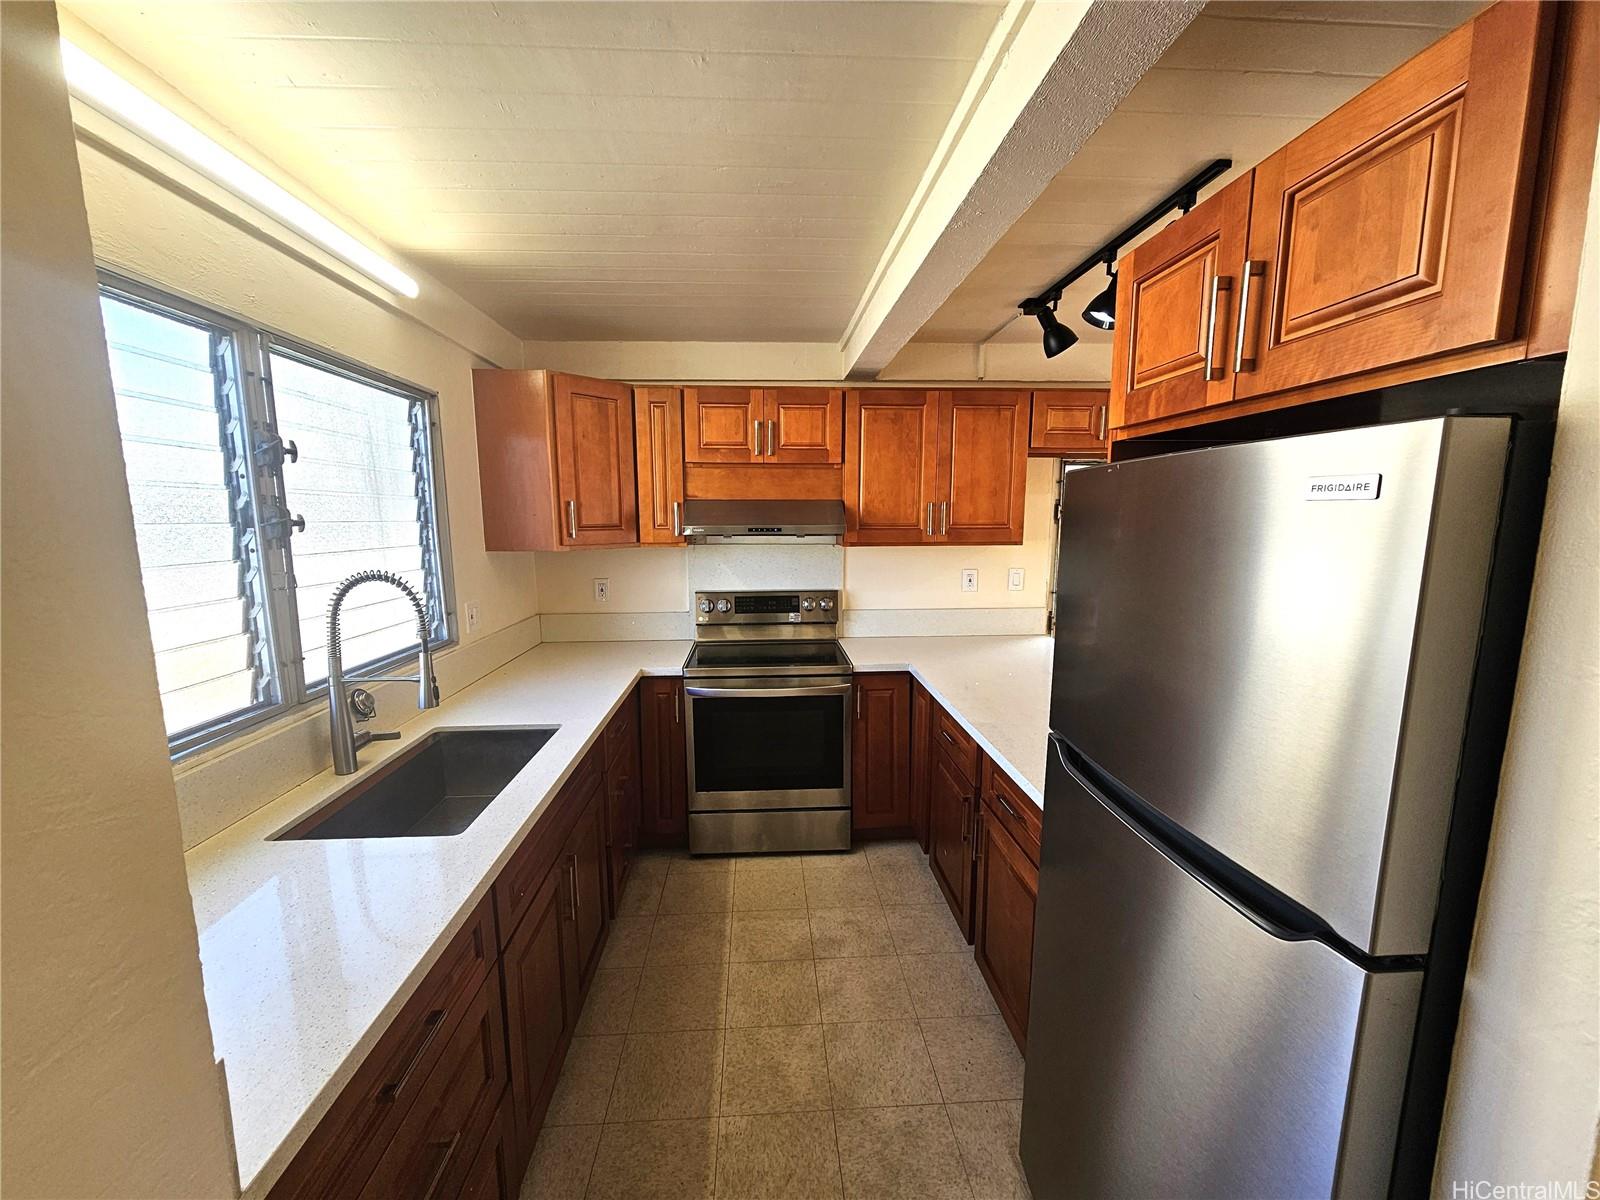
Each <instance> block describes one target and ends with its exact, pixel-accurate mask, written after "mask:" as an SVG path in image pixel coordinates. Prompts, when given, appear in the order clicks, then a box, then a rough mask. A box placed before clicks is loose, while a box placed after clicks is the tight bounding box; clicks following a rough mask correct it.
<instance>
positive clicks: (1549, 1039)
mask: <svg viewBox="0 0 1600 1200" xmlns="http://www.w3.org/2000/svg"><path fill="white" fill-rule="evenodd" d="M1597 330H1600V190H1596V191H1593V192H1592V193H1591V197H1590V204H1589V225H1588V232H1587V236H1586V238H1585V241H1584V249H1583V266H1582V274H1581V276H1580V282H1579V302H1578V308H1577V313H1576V316H1575V319H1574V321H1573V345H1572V351H1571V353H1570V355H1569V357H1568V359H1567V372H1566V378H1565V380H1564V382H1563V385H1562V395H1561V414H1560V421H1559V424H1558V425H1557V428H1556V444H1555V461H1554V463H1553V464H1552V468H1551V472H1550V492H1549V497H1548V499H1547V501H1546V504H1545V519H1544V532H1543V534H1542V536H1541V538H1540V543H1539V562H1538V567H1537V570H1536V574H1535V578H1534V587H1533V603H1532V609H1531V611H1530V613H1529V616H1528V631H1527V637H1526V640H1525V641H1524V643H1523V650H1522V664H1521V667H1520V673H1519V676H1518V682H1517V696H1516V707H1515V709H1514V711H1513V713H1512V718H1511V732H1510V737H1509V739H1508V742H1507V746H1506V759H1505V766H1504V769H1503V771H1502V773H1501V779H1500V797H1499V800H1498V803H1497V806H1496V809H1495V823H1494V833H1493V839H1492V841H1491V843H1490V847H1489V862H1488V867H1487V869H1486V871H1485V875H1484V881H1483V892H1482V895H1481V897H1480V900H1479V908H1478V925H1477V930H1476V933H1475V935H1474V937H1473V943H1472V958H1471V962H1470V964H1469V966H1468V970H1467V983H1466V993H1465V996H1464V997H1463V1001H1462V1008H1461V1027H1460V1031H1459V1033H1458V1034H1457V1038H1456V1049H1455V1061H1454V1064H1453V1067H1452V1073H1451V1079H1450V1093H1449V1098H1448V1101H1447V1108H1446V1111H1445V1120H1444V1136H1443V1139H1442V1141H1441V1144H1440V1148H1439V1161H1438V1166H1437V1169H1436V1173H1435V1177H1434V1191H1435V1193H1436V1194H1437V1195H1439V1196H1441V1197H1446V1198H1448V1197H1449V1196H1450V1195H1451V1191H1450V1188H1451V1185H1452V1183H1455V1182H1457V1181H1461V1180H1469V1181H1470V1180H1487V1181H1489V1182H1492V1183H1497V1184H1506V1185H1510V1184H1517V1183H1535V1182H1544V1181H1550V1180H1556V1181H1567V1182H1569V1183H1570V1182H1571V1181H1573V1180H1580V1179H1583V1178H1585V1177H1587V1176H1589V1175H1590V1174H1591V1173H1592V1172H1593V1170H1594V1166H1595V1154H1596V1130H1597V1124H1600V1013H1597V1003H1600V1001H1597V997H1600V633H1597V629H1600V615H1597V608H1600V606H1597V603H1596V593H1597V584H1596V581H1597V580H1600V334H1597V332H1596V331H1597ZM1575 1194H1579V1195H1581V1194H1582V1193H1581V1192H1579V1193H1575Z"/></svg>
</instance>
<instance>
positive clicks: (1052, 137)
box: [839, 0, 1204, 379]
mask: <svg viewBox="0 0 1600 1200" xmlns="http://www.w3.org/2000/svg"><path fill="white" fill-rule="evenodd" d="M1203 7H1204V4H1203V3H1202V0H1143V2H1141V3H1138V4H1129V3H1124V2H1122V0H1074V2H1070V3H1069V2H1056V0H1011V2H1010V3H1009V4H1008V5H1007V6H1006V9H1005V12H1004V13H1003V14H1002V15H1001V17H1000V20H999V22H998V23H997V24H996V26H995V30H994V33H993V34H992V35H991V36H990V38H989V43H988V45H987V46H985V47H984V52H983V56H982V57H981V58H980V59H979V60H978V64H977V66H976V67H975V68H974V69H973V72H972V79H971V81H970V82H969V83H968V84H967V89H966V91H965V92H964V93H963V94H962V97H961V101H960V103H959V104H958V105H957V106H956V111H955V113H954V114H953V115H952V116H951V118H950V123H949V124H948V125H947V126H946V128H945V132H944V136H943V137H942V138H941V139H940V142H939V145H938V148H937V149H936V150H935V151H934V155H933V158H932V159H931V160H930V161H929V164H928V168H927V170H926V171H925V172H924V173H923V176H922V179H921V181H920V182H919V183H918V185H917V189H916V191H915V192H914V193H913V194H912V198H911V202H910V203H909V204H908V205H907V206H906V210H905V212H904V213H903V214H902V215H901V218H900V222H899V224H898V225H897V226H896V228H895V231H894V235H893V237H891V238H890V240H889V244H888V246H887V247H885V249H884V253H883V257H882V258H881V259H880V260H879V262H878V266H877V268H876V270H874V272H873V274H872V278H871V280H870V281H869V282H868V284H867V288H866V291H865V292H864V293H863V295H862V297H861V301H860V303H859V304H858V305H857V307H856V311H855V313H854V315H853V316H852V317H851V319H850V323H849V325H847V326H846V328H845V333H844V337H843V338H842V339H841V341H840V345H839V350H840V355H841V359H842V363H841V365H842V368H843V371H844V373H845V375H846V376H848V377H849V378H853V379H870V378H872V377H874V376H875V375H876V374H877V373H878V372H879V371H881V370H882V369H883V368H884V367H885V366H887V365H888V363H889V361H890V360H891V359H893V358H894V356H895V355H896V354H897V353H899V351H900V349H901V348H902V347H903V346H905V345H906V343H907V342H909V341H910V340H911V338H912V336H913V335H914V334H915V333H916V332H917V330H918V329H920V328H921V327H922V325H923V323H924V322H926V321H927V319H928V318H929V317H931V316H932V315H933V314H934V312H935V311H936V310H937V309H938V307H939V305H941V304H943V303H944V301H945V299H946V297H948V296H949V295H950V293H951V292H953V291H954V290H955V289H956V287H957V286H958V285H959V284H960V283H961V281H962V280H963V279H965V278H966V277H967V275H968V274H970V273H971V271H972V269H973V268H974V267H976V266H977V265H978V263H979V262H981V261H982V260H983V257H984V255H986V254H987V253H988V252H989V250H990V249H991V248H992V247H993V246H994V244H995V243H996V242H997V241H999V240H1000V238H1001V236H1002V235H1003V234H1004V233H1005V232H1006V230H1008V229H1009V228H1011V225H1012V224H1013V223H1014V222H1015V221H1016V220H1017V218H1018V217H1020V216H1021V215H1022V214H1023V213H1024V212H1025V211H1027V209H1028V206H1029V205H1031V204H1032V203H1033V202H1034V200H1036V199H1037V198H1038V196H1039V193H1040V192H1042V191H1044V189H1045V186H1046V185H1047V184H1049V182H1050V181H1051V180H1052V179H1054V178H1055V177H1056V175H1057V173H1059V172H1060V170H1061V168H1062V167H1064V166H1066V164H1067V163H1068V162H1069V161H1071V159H1072V157H1073V156H1074V155H1075V154H1077V152H1078V150H1079V149H1080V148H1081V147H1082V146H1083V143H1084V142H1085V141H1087V140H1088V138H1089V135H1090V134H1092V133H1093V132H1094V131H1095V130H1096V129H1098V128H1099V126H1100V123H1101V122H1102V121H1104V120H1105V119H1106V117H1108V116H1110V115H1111V111H1112V110H1113V109H1114V108H1116V106H1117V105H1118V104H1119V103H1121V101H1122V98H1123V97H1124V96H1126V95H1127V94H1128V92H1129V91H1130V90H1131V89H1132V88H1133V85H1134V84H1136V83H1137V82H1138V81H1139V80H1140V78H1142V77H1143V75H1144V73H1145V72H1146V71H1147V70H1149V69H1150V67H1151V66H1153V65H1154V64H1155V62H1156V60H1157V59H1158V58H1160V57H1161V55H1162V54H1163V53H1164V52H1165V51H1166V49H1167V47H1168V46H1169V45H1171V44H1172V41H1173V39H1174V38H1176V37H1177V36H1178V34H1180V33H1181V32H1183V30H1184V28H1185V27H1186V26H1187V25H1188V24H1189V22H1190V21H1192V20H1194V18H1195V17H1196V16H1198V15H1199V13H1200V10H1201V8H1203Z"/></svg>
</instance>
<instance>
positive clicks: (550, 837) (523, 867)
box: [494, 743, 602, 946]
mask: <svg viewBox="0 0 1600 1200" xmlns="http://www.w3.org/2000/svg"><path fill="white" fill-rule="evenodd" d="M601 756H602V750H601V747H600V745H599V743H596V744H595V745H594V746H593V747H592V748H591V749H590V750H589V752H588V753H587V754H585V755H584V756H583V759H582V760H581V761H580V762H579V763H578V766H577V769H576V770H574V771H573V772H572V774H571V776H569V777H568V779H567V782H566V783H564V784H563V785H562V786H561V792H560V794H559V795H557V796H556V798H555V801H554V802H553V803H552V804H551V805H550V811H549V812H547V813H546V814H545V815H544V817H543V818H542V823H541V824H540V825H536V826H535V827H534V829H533V832H532V833H530V834H529V835H528V836H527V837H526V838H524V839H523V842H522V845H520V846H518V847H517V850H516V853H514V854H513V855H512V856H511V861H510V862H508V863H507V864H506V865H505V869H504V870H502V871H501V872H500V878H499V879H496V880H495V882H494V909H495V920H496V922H497V924H498V925H499V931H500V945H502V946H504V945H505V944H506V943H507V942H509V941H510V940H511V935H512V933H513V932H515V930H516V928H517V922H518V921H520V920H521V919H522V914H523V913H524V912H525V911H527V908H528V905H529V904H531V903H532V902H533V897H534V893H535V892H536V891H538V888H539V885H540V884H542V883H543V882H544V878H545V876H546V875H548V874H549V873H550V868H551V866H552V865H554V863H555V861H556V857H557V856H558V855H559V854H560V853H561V843H562V842H563V841H564V840H566V836H567V834H568V833H569V832H571V830H572V825H573V823H574V822H575V821H576V820H577V817H578V813H579V811H580V808H581V806H582V804H583V801H584V799H585V798H586V797H587V796H588V794H589V792H590V790H591V789H592V788H593V787H595V786H596V785H597V784H598V783H599V782H600V780H601V778H602V771H601Z"/></svg>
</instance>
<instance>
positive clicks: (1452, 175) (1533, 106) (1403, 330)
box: [1234, 3, 1554, 396]
mask: <svg viewBox="0 0 1600 1200" xmlns="http://www.w3.org/2000/svg"><path fill="white" fill-rule="evenodd" d="M1553 8H1554V6H1553V5H1542V4H1530V3H1501V4H1496V5H1494V6H1493V7H1492V8H1490V9H1488V10H1486V11H1485V12H1484V13H1482V14H1481V15H1480V16H1478V17H1477V18H1476V19H1474V20H1472V21H1470V22H1468V23H1467V24H1465V25H1463V26H1462V27H1461V28H1459V29H1457V30H1455V31H1454V32H1452V33H1450V34H1448V35H1447V36H1446V37H1445V38H1443V39H1442V40H1441V41H1438V42H1436V43H1434V45H1432V46H1430V47H1429V48H1428V49H1427V50H1424V51H1423V52H1422V53H1421V54H1418V55H1417V56H1416V57H1414V58H1412V59H1411V60H1410V61H1409V62H1407V63H1405V64H1404V65H1403V66H1401V67H1399V68H1398V69H1397V70H1395V71H1392V72H1391V73H1390V74H1388V75H1386V76H1384V77H1383V78H1382V79H1380V80H1379V81H1378V82H1377V83H1375V84H1373V85H1372V86H1371V87H1369V88H1367V90H1366V91H1364V92H1362V93H1361V94H1360V95H1359V96H1357V97H1355V99H1353V100H1351V101H1350V102H1349V103H1348V104H1345V105H1344V106H1343V107H1341V108H1339V109H1338V110H1337V111H1335V112H1334V113H1332V114H1331V115H1330V116H1328V117H1326V118H1325V119H1323V120H1322V121H1319V122H1318V123H1317V124H1315V125H1313V126H1312V127H1311V128H1310V129H1308V130H1307V131H1306V132H1305V133H1303V134H1301V135H1300V136H1299V137H1297V138H1295V139H1294V141H1292V142H1290V143H1289V144H1288V145H1287V146H1285V147H1283V149H1281V150H1279V151H1278V152H1277V153H1276V154H1274V155H1272V156H1271V157H1270V158H1268V159H1267V160H1266V161H1264V162H1263V163H1261V164H1260V165H1259V166H1258V167H1257V168H1256V172H1255V190H1254V195H1253V197H1252V201H1251V208H1250V232H1249V244H1250V253H1249V261H1248V263H1247V264H1246V265H1245V266H1244V267H1242V268H1241V270H1242V271H1244V272H1245V273H1246V274H1245V281H1246V282H1247V283H1248V284H1249V290H1248V292H1247V293H1246V292H1241V306H1242V308H1241V311H1242V313H1243V316H1242V322H1241V324H1242V329H1243V337H1242V338H1241V339H1240V340H1239V341H1238V345H1237V349H1236V354H1235V366H1236V368H1237V371H1238V379H1237V382H1236V384H1235V388H1234V391H1235V395H1237V396H1254V395H1259V394H1261V393H1264V392H1274V391H1280V390H1283V389H1285V388H1292V387H1296V386H1299V385H1301V384H1307V383H1314V382H1320V381H1322V380H1328V379H1335V378H1338V377H1339V376H1341V375H1352V374H1356V373H1358V372H1361V371H1366V370H1371V369H1374V368H1379V367H1388V366H1392V365H1395V364H1399V363H1404V362H1409V361H1412V360H1415V359H1420V358H1429V357H1432V356H1434V355H1438V354H1443V353H1445V352H1448V351H1451V350H1460V349H1463V348H1466V347H1469V346H1474V345H1480V344H1484V343H1489V342H1496V341H1502V340H1506V339H1509V338H1510V337H1512V336H1513V334H1514V332H1515V327H1516V317H1517V301H1518V297H1519V294H1520V289H1521V283H1522V264H1523V251H1524V248H1525V241H1526V237H1527V218H1528V211H1529V200H1530V197H1531V189H1532V184H1533V177H1534V170H1535V166H1536V162H1535V159H1536V151H1537V144H1538V136H1539V132H1540V118H1541V115H1542V111H1543V98H1544V86H1545V79H1546V75H1547V71H1546V66H1547V64H1548V58H1549V42H1550V31H1551V28H1552V20H1553V15H1554V14H1553ZM1242 286H1243V285H1242Z"/></svg>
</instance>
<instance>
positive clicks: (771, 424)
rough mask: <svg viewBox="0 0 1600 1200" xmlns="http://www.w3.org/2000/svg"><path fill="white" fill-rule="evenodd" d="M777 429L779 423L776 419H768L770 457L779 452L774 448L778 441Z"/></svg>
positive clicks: (768, 453)
mask: <svg viewBox="0 0 1600 1200" xmlns="http://www.w3.org/2000/svg"><path fill="white" fill-rule="evenodd" d="M777 429H778V423H777V422H776V421H768V422H767V457H768V458H771V457H772V456H773V455H774V454H776V453H777V451H776V450H774V449H773V446H774V445H776V444H777V443H776V436H775V435H776V433H777Z"/></svg>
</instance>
